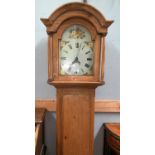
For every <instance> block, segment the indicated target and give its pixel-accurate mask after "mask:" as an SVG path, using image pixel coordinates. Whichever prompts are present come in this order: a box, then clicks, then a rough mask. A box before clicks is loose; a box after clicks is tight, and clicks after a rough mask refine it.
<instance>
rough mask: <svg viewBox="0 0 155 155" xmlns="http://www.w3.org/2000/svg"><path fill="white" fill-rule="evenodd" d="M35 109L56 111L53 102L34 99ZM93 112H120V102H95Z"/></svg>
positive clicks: (54, 102)
mask: <svg viewBox="0 0 155 155" xmlns="http://www.w3.org/2000/svg"><path fill="white" fill-rule="evenodd" d="M35 107H36V108H45V109H47V110H48V111H53V112H55V111H56V101H55V100H43V99H36V101H35ZM95 112H114V113H119V112H120V101H119V100H96V101H95Z"/></svg>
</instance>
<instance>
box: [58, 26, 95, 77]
mask: <svg viewBox="0 0 155 155" xmlns="http://www.w3.org/2000/svg"><path fill="white" fill-rule="evenodd" d="M93 55H94V53H93V41H92V39H91V34H90V32H89V31H88V30H87V29H86V28H85V27H83V26H81V25H73V26H71V27H69V28H67V29H66V30H65V31H64V33H63V35H62V39H61V41H60V42H59V74H60V75H93Z"/></svg>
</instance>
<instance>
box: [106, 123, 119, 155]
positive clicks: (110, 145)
mask: <svg viewBox="0 0 155 155" xmlns="http://www.w3.org/2000/svg"><path fill="white" fill-rule="evenodd" d="M104 127H105V130H104V132H105V134H104V155H119V154H120V124H119V123H106V124H105V125H104Z"/></svg>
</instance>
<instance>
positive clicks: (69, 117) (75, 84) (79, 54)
mask: <svg viewBox="0 0 155 155" xmlns="http://www.w3.org/2000/svg"><path fill="white" fill-rule="evenodd" d="M41 21H42V22H43V23H44V25H45V26H46V30H47V34H48V83H49V84H50V85H53V86H55V87H56V102H57V107H56V124H57V129H56V132H57V133H56V134H57V135H56V144H57V155H93V148H94V101H95V88H96V87H97V86H100V85H103V84H104V58H105V36H106V34H107V29H108V27H109V26H110V25H111V24H112V22H113V21H110V20H106V19H105V17H104V16H103V15H102V14H101V13H100V12H99V11H98V10H96V9H95V8H94V7H92V6H90V5H88V4H84V3H68V4H65V5H63V6H61V7H60V8H58V9H57V10H56V11H55V12H54V13H53V14H52V15H50V16H49V18H47V19H41Z"/></svg>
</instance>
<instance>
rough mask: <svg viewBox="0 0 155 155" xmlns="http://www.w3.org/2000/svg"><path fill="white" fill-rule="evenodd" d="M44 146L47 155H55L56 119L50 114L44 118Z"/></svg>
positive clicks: (53, 114)
mask: <svg viewBox="0 0 155 155" xmlns="http://www.w3.org/2000/svg"><path fill="white" fill-rule="evenodd" d="M45 145H46V146H47V155H56V119H55V113H52V112H47V114H46V117H45Z"/></svg>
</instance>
